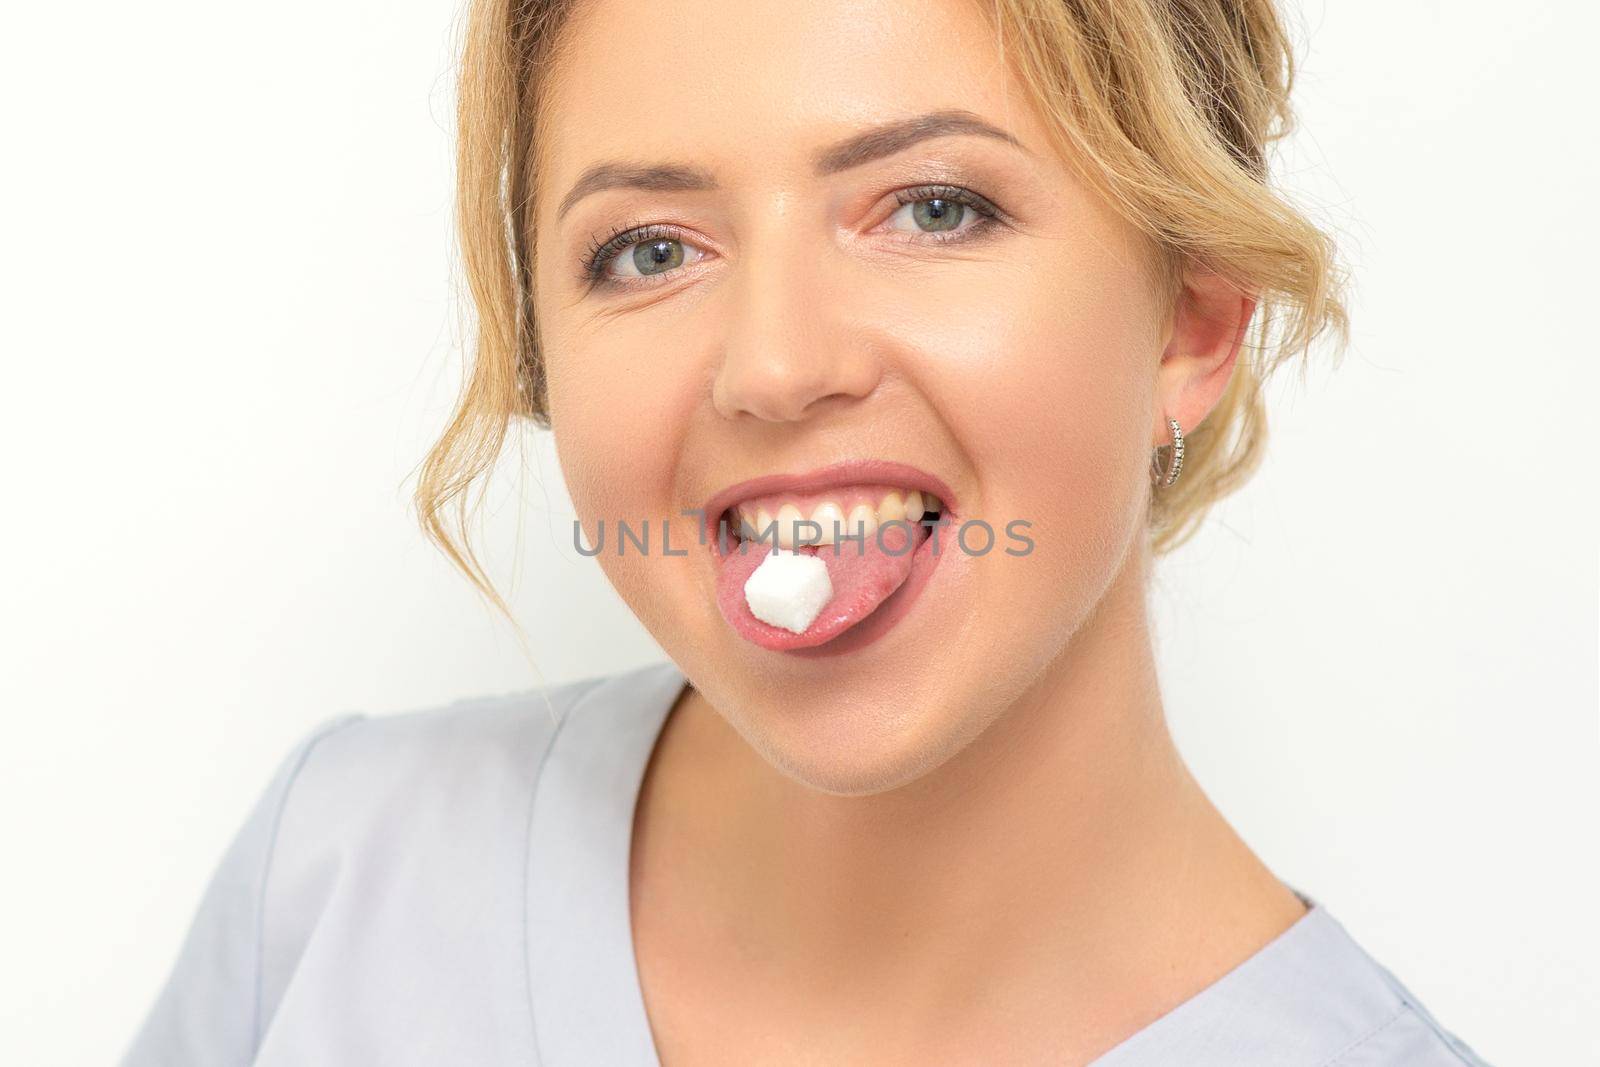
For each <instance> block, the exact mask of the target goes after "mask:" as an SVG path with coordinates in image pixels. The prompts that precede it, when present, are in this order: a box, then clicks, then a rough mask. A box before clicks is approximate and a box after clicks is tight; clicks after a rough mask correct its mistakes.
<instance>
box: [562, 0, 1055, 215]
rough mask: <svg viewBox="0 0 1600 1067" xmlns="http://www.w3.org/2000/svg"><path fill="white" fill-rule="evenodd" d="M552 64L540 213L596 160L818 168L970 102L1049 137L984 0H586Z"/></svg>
mask: <svg viewBox="0 0 1600 1067" xmlns="http://www.w3.org/2000/svg"><path fill="white" fill-rule="evenodd" d="M571 18H572V21H571V22H570V23H569V24H568V26H567V27H566V29H565V33H564V37H563V42H562V43H563V47H562V49H561V53H560V56H559V58H558V59H557V60H556V62H555V64H554V66H553V67H552V68H551V70H550V71H548V72H547V77H549V79H550V81H549V82H548V84H547V91H546V94H545V97H544V108H543V113H542V114H541V116H540V138H539V146H538V150H539V163H538V170H539V173H538V176H537V177H538V180H537V187H538V197H539V200H540V209H541V214H543V213H544V211H545V209H548V208H549V207H550V206H551V201H552V200H553V199H555V198H559V197H560V196H561V194H562V192H563V191H564V190H566V189H568V188H569V187H570V186H571V185H572V183H573V181H574V180H575V179H576V178H577V177H578V175H579V174H580V172H582V171H583V170H584V169H585V168H586V167H588V166H589V165H590V164H592V163H594V162H595V161H597V160H609V159H649V158H650V157H652V156H658V157H663V158H669V157H670V158H682V157H683V156H684V155H685V154H686V153H692V154H693V157H694V159H695V160H696V161H697V162H699V163H701V164H703V165H705V166H706V167H709V168H711V169H714V170H716V171H717V172H718V173H723V174H731V175H737V174H740V173H747V174H750V175H752V176H762V175H769V174H771V173H773V172H774V169H775V168H776V169H778V170H782V171H785V172H787V171H788V170H789V168H793V169H794V171H795V172H796V173H801V172H804V173H809V172H810V170H811V166H812V159H813V153H814V152H815V150H816V148H817V147H818V146H819V145H821V144H823V143H831V142H833V141H836V140H837V139H838V138H840V137H842V136H844V135H847V134H848V133H850V132H851V131H852V130H854V129H857V128H860V127H862V126H867V125H871V124H874V123H879V122H882V121H883V120H884V119H886V118H897V117H900V116H903V115H910V114H920V113H924V112H929V111H936V110H954V109H959V110H964V111H970V112H973V113H975V114H976V115H979V116H982V118H984V119H985V120H987V121H988V122H989V123H992V124H993V125H995V126H998V127H999V128H1001V129H1003V130H1006V131H1008V132H1010V133H1011V134H1013V135H1015V136H1016V137H1017V138H1018V139H1019V140H1020V141H1022V142H1023V143H1024V144H1029V145H1031V146H1035V147H1038V146H1042V144H1043V142H1044V140H1045V137H1044V134H1043V131H1041V130H1040V129H1039V127H1038V126H1037V124H1036V123H1037V120H1036V119H1035V118H1034V115H1033V112H1032V110H1031V108H1030V106H1029V105H1028V103H1027V102H1026V100H1025V98H1024V96H1023V94H1022V91H1021V87H1020V85H1019V83H1017V82H1016V81H1015V80H1014V79H1013V77H1012V76H1011V75H1010V73H1009V72H1008V69H1007V68H1006V66H1005V64H1004V62H1003V59H1002V55H1001V50H1000V46H999V44H998V42H997V39H996V36H995V33H994V29H993V26H992V24H991V23H990V21H989V20H988V18H987V17H986V16H985V13H984V12H983V11H982V9H981V8H980V7H979V6H978V3H977V0H647V2H644V0H588V2H586V3H580V4H579V5H577V7H576V8H575V10H574V12H573V14H572V16H571Z"/></svg>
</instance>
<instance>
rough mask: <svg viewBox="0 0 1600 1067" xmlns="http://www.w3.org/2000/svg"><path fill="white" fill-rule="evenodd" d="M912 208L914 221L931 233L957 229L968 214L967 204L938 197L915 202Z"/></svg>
mask: <svg viewBox="0 0 1600 1067" xmlns="http://www.w3.org/2000/svg"><path fill="white" fill-rule="evenodd" d="M910 207H911V219H912V221H913V222H915V223H916V224H917V225H918V226H920V227H921V228H922V229H924V230H926V231H928V232H929V233H935V232H938V231H940V230H953V229H955V228H956V227H957V226H959V225H961V219H962V217H963V216H965V215H966V212H967V207H966V205H965V204H957V203H955V202H953V201H950V200H944V199H941V198H938V197H935V198H933V199H931V200H917V201H914V202H913V203H912V204H911V205H910Z"/></svg>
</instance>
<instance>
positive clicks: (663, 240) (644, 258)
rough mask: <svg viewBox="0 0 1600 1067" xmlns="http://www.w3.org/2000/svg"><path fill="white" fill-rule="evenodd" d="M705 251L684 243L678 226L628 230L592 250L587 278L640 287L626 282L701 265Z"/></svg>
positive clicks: (630, 228) (602, 241) (595, 283)
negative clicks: (690, 265)
mask: <svg viewBox="0 0 1600 1067" xmlns="http://www.w3.org/2000/svg"><path fill="white" fill-rule="evenodd" d="M703 258H705V250H704V249H702V248H700V247H699V246H698V245H693V244H690V243H689V242H687V241H685V240H684V239H683V231H682V230H679V229H678V228H677V227H675V226H645V227H626V228H624V229H622V230H620V231H618V232H616V233H614V234H613V235H612V236H610V237H607V238H606V239H604V240H601V241H596V242H594V244H593V245H592V246H591V248H590V251H589V255H588V256H587V257H586V258H585V262H584V278H585V280H586V281H588V282H589V283H591V284H594V285H601V286H604V285H623V286H626V285H630V284H637V283H636V282H633V281H624V280H623V279H635V278H651V277H654V276H656V275H658V274H669V273H671V272H672V271H674V270H677V269H678V268H679V267H682V266H684V265H685V264H691V263H698V262H699V261H700V260H701V259H703Z"/></svg>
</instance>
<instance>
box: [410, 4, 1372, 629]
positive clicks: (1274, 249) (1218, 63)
mask: <svg viewBox="0 0 1600 1067" xmlns="http://www.w3.org/2000/svg"><path fill="white" fill-rule="evenodd" d="M990 2H991V5H992V9H991V11H990V12H989V16H990V18H991V20H992V24H993V26H994V28H995V30H996V33H997V36H998V38H999V41H1000V43H1001V47H1002V48H1003V49H1005V50H1006V51H1007V52H1008V53H1009V55H1010V56H1011V58H1012V62H1013V65H1014V69H1015V70H1016V72H1017V74H1018V75H1019V76H1020V78H1021V80H1022V81H1023V82H1024V84H1025V85H1026V87H1027V90H1028V91H1029V93H1030V95H1031V97H1032V99H1033V102H1034V103H1035V104H1036V106H1037V107H1038V108H1039V110H1040V113H1041V114H1042V115H1044V116H1045V117H1046V120H1047V124H1048V125H1050V126H1051V128H1052V135H1053V136H1054V137H1056V138H1057V140H1058V143H1057V145H1056V147H1057V149H1058V151H1060V152H1062V154H1063V156H1064V158H1065V159H1067V160H1068V161H1069V162H1071V163H1072V164H1073V165H1075V166H1077V167H1078V168H1079V172H1080V173H1081V174H1082V175H1083V177H1084V178H1085V180H1087V181H1089V182H1090V183H1091V184H1092V185H1093V186H1094V187H1096V188H1097V189H1098V190H1099V191H1100V192H1101V193H1102V194H1103V195H1105V196H1106V198H1107V199H1108V201H1109V202H1110V203H1111V205H1112V206H1113V207H1114V208H1115V209H1116V210H1117V211H1118V213H1119V214H1121V215H1122V216H1123V217H1124V218H1126V219H1127V220H1128V221H1129V222H1130V223H1131V224H1132V225H1133V226H1135V227H1136V228H1137V229H1138V230H1139V231H1141V232H1142V233H1143V234H1144V235H1146V237H1148V238H1149V239H1151V241H1152V242H1153V244H1154V246H1155V247H1156V248H1157V249H1158V251H1159V255H1158V260H1159V262H1158V263H1157V264H1156V270H1157V277H1158V278H1159V279H1160V282H1161V285H1162V286H1163V288H1164V294H1165V296H1166V297H1167V298H1168V300H1169V301H1170V300H1172V299H1175V298H1176V296H1177V294H1178V292H1179V289H1180V285H1181V278H1182V273H1181V272H1182V270H1183V269H1184V268H1185V266H1187V265H1196V266H1200V267H1203V268H1205V269H1209V270H1213V271H1216V272H1217V273H1219V274H1221V275H1223V276H1224V277H1226V278H1227V279H1228V280H1229V281H1230V282H1231V283H1233V284H1235V285H1237V286H1238V287H1239V288H1240V289H1241V290H1243V291H1244V292H1247V293H1251V294H1254V295H1255V296H1256V297H1257V301H1258V303H1257V308H1256V313H1255V316H1254V318H1253V319H1252V323H1251V327H1250V332H1249V334H1248V335H1247V336H1246V338H1245V341H1244V343H1243V344H1242V345H1241V350H1240V353H1239V357H1238V360H1237V363H1236V366H1235V368H1234V371H1233V375H1232V379H1231V381H1230V383H1229V385H1228V388H1227V390H1226V391H1225V392H1224V394H1223V396H1222V398H1221V400H1220V401H1219V402H1218V403H1217V405H1216V407H1215V408H1213V410H1212V411H1211V413H1210V414H1209V415H1208V416H1207V417H1206V418H1205V420H1204V421H1203V422H1202V423H1201V424H1200V425H1199V426H1195V427H1184V428H1183V429H1184V450H1185V458H1184V465H1183V475H1182V477H1180V478H1179V479H1178V481H1177V482H1176V483H1174V484H1173V485H1172V486H1171V487H1169V488H1165V489H1160V490H1156V491H1153V492H1152V494H1151V500H1150V509H1149V534H1150V538H1151V546H1152V550H1153V551H1154V552H1155V553H1156V554H1161V553H1165V552H1169V551H1171V550H1172V549H1174V548H1176V547H1178V546H1179V545H1181V544H1183V543H1184V542H1185V541H1187V540H1188V539H1189V538H1190V537H1191V536H1193V534H1194V532H1195V531H1196V529H1197V528H1198V526H1199V523H1200V520H1201V519H1202V518H1203V517H1204V515H1205V513H1206V512H1207V511H1208V510H1209V509H1210V507H1211V505H1212V504H1214V503H1215V502H1216V501H1218V500H1220V499H1221V498H1223V497H1225V496H1227V495H1228V494H1229V493H1231V492H1233V491H1234V490H1235V489H1237V488H1239V486H1241V485H1243V484H1244V483H1245V482H1246V481H1247V480H1248V479H1249V477H1250V476H1251V474H1253V473H1254V471H1255V469H1256V468H1257V467H1258V466H1259V464H1260V462H1261V459H1262V454H1263V446H1264V445H1265V442H1266V433H1267V423H1266V407H1265V398H1264V395H1263V391H1264V390H1263V386H1264V383H1265V381H1266V379H1267V377H1268V376H1269V375H1270V374H1271V373H1272V372H1273V371H1274V370H1275V369H1277V367H1278V366H1279V365H1281V364H1282V363H1283V362H1284V361H1286V360H1288V359H1290V358H1291V357H1293V356H1295V355H1296V354H1304V353H1308V351H1309V348H1310V345H1311V343H1312V341H1313V340H1315V339H1316V338H1317V337H1318V336H1319V335H1320V334H1321V333H1322V332H1323V331H1324V330H1325V329H1328V328H1329V327H1332V328H1333V329H1334V331H1335V332H1336V334H1337V336H1338V339H1339V341H1340V348H1341V349H1342V346H1343V344H1345V343H1347V342H1348V337H1349V325H1348V318H1347V314H1346V310H1345V305H1344V303H1343V299H1342V290H1343V286H1344V271H1343V270H1342V268H1341V267H1340V266H1339V265H1338V263H1337V262H1336V257H1335V250H1334V244H1333V241H1332V239H1331V238H1330V237H1329V236H1328V235H1327V234H1326V233H1324V232H1323V231H1321V230H1320V229H1318V227H1317V226H1316V225H1314V224H1313V223H1312V222H1311V221H1310V220H1309V219H1308V218H1306V217H1305V216H1304V215H1303V214H1302V213H1301V212H1300V211H1298V210H1297V209H1296V208H1295V207H1294V206H1293V205H1292V204H1290V203H1289V202H1288V201H1287V199H1286V198H1285V197H1284V196H1282V195H1281V194H1279V193H1278V192H1276V191H1274V190H1273V189H1272V188H1271V186H1270V184H1269V173H1268V160H1267V149H1268V147H1269V146H1270V145H1271V144H1272V143H1273V142H1275V141H1277V140H1279V139H1280V138H1282V137H1284V136H1285V135H1286V134H1288V133H1289V132H1290V130H1291V129H1292V128H1293V125H1294V119H1293V114H1292V111H1291V109H1290V105H1289V95H1290V90H1291V88H1292V86H1293V83H1294V76H1295V69H1296V67H1295V58H1294V55H1293V52H1292V48H1291V44H1290V41H1289V38H1288V36H1287V34H1286V33H1285V31H1284V27H1283V25H1282V22H1281V20H1280V17H1279V13H1278V11H1277V10H1276V7H1275V3H1274V2H1273V0H990ZM573 7H574V0H472V2H471V5H470V8H469V10H468V13H467V16H468V17H467V22H466V31H465V38H464V42H463V47H462V51H461V69H460V78H459V83H458V85H459V102H458V106H457V137H458V141H457V197H456V210H457V225H458V228H459V236H460V242H461V250H462V255H463V266H464V270H465V273H466V282H467V286H468V289H469V290H470V293H471V299H472V303H473V305H474V306H475V308H476V311H477V336H476V351H475V353H474V354H473V358H471V360H470V361H469V365H468V370H467V372H466V380H465V383H464V387H463V389H462V392H461V395H460V399H459V402H458V404H457V406H456V409H455V412H454V414H453V416H452V417H451V419H450V422H449V424H448V425H447V426H446V428H445V430H444V432H443V433H442V434H441V436H440V437H439V439H438V441H437V442H436V443H435V444H434V446H433V447H432V449H431V450H430V451H429V453H428V454H427V457H426V458H425V459H424V460H423V463H422V469H421V474H420V477H419V479H418V483H417V487H416V492H415V502H416V505H417V510H418V517H419V519H420V521H421V523H422V526H423V529H424V531H425V532H426V533H427V535H428V536H429V538H430V539H432V540H433V541H434V542H435V543H436V544H437V545H438V546H439V547H440V548H441V549H442V550H443V551H444V552H445V554H446V555H447V556H448V557H449V558H450V559H451V561H452V562H453V563H454V564H455V565H456V566H457V567H458V568H460V569H461V570H462V571H463V573H465V574H466V575H467V577H468V578H469V579H471V581H472V582H473V584H475V585H476V586H477V587H478V588H479V589H480V590H481V591H482V592H483V593H484V594H485V595H486V596H487V597H488V598H489V599H490V600H491V601H492V602H493V603H494V604H495V605H496V606H498V607H499V608H500V609H501V610H502V611H506V608H505V604H504V602H503V601H502V600H501V599H500V597H499V595H498V594H497V593H496V591H495V589H494V586H493V583H492V582H491V581H490V580H489V577H488V575H487V574H486V573H485V571H484V569H483V566H482V564H481V563H480V561H479V559H478V557H477V555H476V553H475V552H474V550H473V547H472V544H471V536H470V528H469V524H470V519H471V517H472V514H473V512H474V511H475V509H476V503H477V502H478V501H479V500H481V491H482V485H483V482H484V481H485V479H486V475H487V474H488V473H489V472H490V471H491V469H492V468H493V467H494V465H495V463H496V461H497V460H498V458H499V457H500V454H501V452H502V450H503V448H504V445H505V441H506V436H507V433H508V430H509V429H510V427H511V425H512V423H513V420H515V419H517V418H519V417H520V418H526V419H528V420H530V421H531V422H532V423H533V424H535V425H537V426H541V427H548V426H549V424H550V423H549V413H548V411H547V408H546V396H547V394H546V388H545V386H546V382H545V370H544V366H545V365H544V360H543V358H542V356H541V354H540V352H539V346H538V330H537V329H536V324H535V322H534V317H533V258H532V257H533V249H532V248H531V247H530V246H529V237H530V235H531V234H532V233H533V226H532V219H531V211H532V204H533V197H532V183H533V182H535V181H536V180H537V174H536V173H535V167H534V163H535V159H536V147H537V145H538V143H539V139H538V137H537V133H538V122H539V116H540V110H539V99H540V92H541V79H540V77H539V75H540V74H541V73H542V72H544V71H547V70H548V69H550V68H551V66H553V59H554V57H555V55H556V53H557V52H558V50H559V49H560V47H561V39H560V34H561V30H562V27H563V26H564V25H565V24H566V22H567V20H568V16H569V15H570V14H571V11H572V9H573ZM1303 372H1304V361H1302V373H1303ZM506 614H507V615H508V616H509V614H510V613H509V611H506Z"/></svg>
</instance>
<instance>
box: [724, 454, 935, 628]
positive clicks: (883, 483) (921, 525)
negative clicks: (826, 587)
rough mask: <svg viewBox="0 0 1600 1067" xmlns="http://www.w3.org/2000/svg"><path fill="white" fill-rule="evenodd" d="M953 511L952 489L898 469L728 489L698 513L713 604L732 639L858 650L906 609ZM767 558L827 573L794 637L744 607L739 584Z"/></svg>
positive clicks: (847, 471)
mask: <svg viewBox="0 0 1600 1067" xmlns="http://www.w3.org/2000/svg"><path fill="white" fill-rule="evenodd" d="M954 514H955V508H954V501H953V496H952V494H951V492H950V489H949V486H947V485H946V484H945V483H944V482H943V481H941V480H940V479H938V478H936V477H934V476H933V475H931V474H929V473H927V472H926V471H923V470H920V469H918V468H915V467H911V466H908V465H906V464H899V463H888V462H882V461H870V462H863V461H853V462H848V463H840V464H836V465H833V466H830V467H826V468H823V469H821V470H817V471H812V472H809V473H806V474H801V475H774V476H769V477H766V478H757V479H753V480H751V481H748V482H741V483H739V484H738V485H734V486H730V487H729V488H728V489H725V490H723V491H722V492H720V493H718V494H717V495H716V496H714V497H713V498H712V499H711V501H709V502H708V503H707V505H706V508H705V522H706V528H707V529H706V532H707V542H708V543H709V544H710V545H711V551H712V556H713V561H714V564H715V566H716V568H717V580H716V590H717V606H718V608H719V609H720V610H721V612H722V615H723V618H724V619H725V620H726V621H727V622H728V624H729V626H730V627H732V629H733V630H734V632H735V633H737V634H738V635H739V636H740V637H742V638H744V639H745V640H747V641H749V642H751V643H752V644H754V645H756V646H758V647H760V648H764V649H768V650H770V651H774V652H785V653H790V654H794V655H809V656H829V655H838V654H841V653H845V652H849V651H854V650H855V649H858V648H862V647H864V646H866V645H868V644H871V643H872V642H873V641H876V640H877V639H879V638H880V637H882V636H883V635H884V634H886V633H888V632H889V630H891V629H892V628H893V627H894V626H895V624H896V623H898V622H899V621H900V620H901V619H902V618H903V617H904V616H905V615H906V613H907V612H908V611H909V610H910V608H911V606H912V604H913V602H914V601H915V600H916V598H917V595H918V593H920V591H921V589H922V587H923V586H924V585H925V584H926V583H927V581H928V579H929V577H930V576H931V575H932V573H933V570H934V568H935V567H936V566H937V564H938V562H939V558H940V556H941V555H942V554H943V553H944V552H945V551H948V544H949V540H950V538H951V537H952V536H953V530H952V524H953V523H954V521H955V520H954ZM774 551H787V552H792V553H799V554H805V555H813V556H816V557H817V558H818V559H820V560H821V561H822V562H823V564H824V565H825V566H826V569H827V575H828V578H829V580H830V583H829V584H830V586H831V593H830V594H829V595H828V598H827V600H826V602H825V603H823V605H822V607H821V608H820V610H818V611H817V613H816V615H815V617H814V618H813V619H812V621H811V622H810V623H809V624H808V625H806V626H805V628H804V629H803V630H800V631H798V632H796V631H794V630H790V629H786V628H784V627H781V626H775V625H771V624H769V623H768V622H765V621H763V620H762V619H759V618H757V617H756V615H755V613H754V612H753V611H752V609H751V606H750V604H749V603H748V602H747V600H746V595H745V586H746V583H747V582H749V580H750V578H751V575H752V574H754V573H755V571H756V570H757V568H759V567H760V566H761V565H762V564H763V563H764V562H766V561H767V558H768V557H769V556H771V555H772V554H773V553H774ZM813 566H814V565H813Z"/></svg>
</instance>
